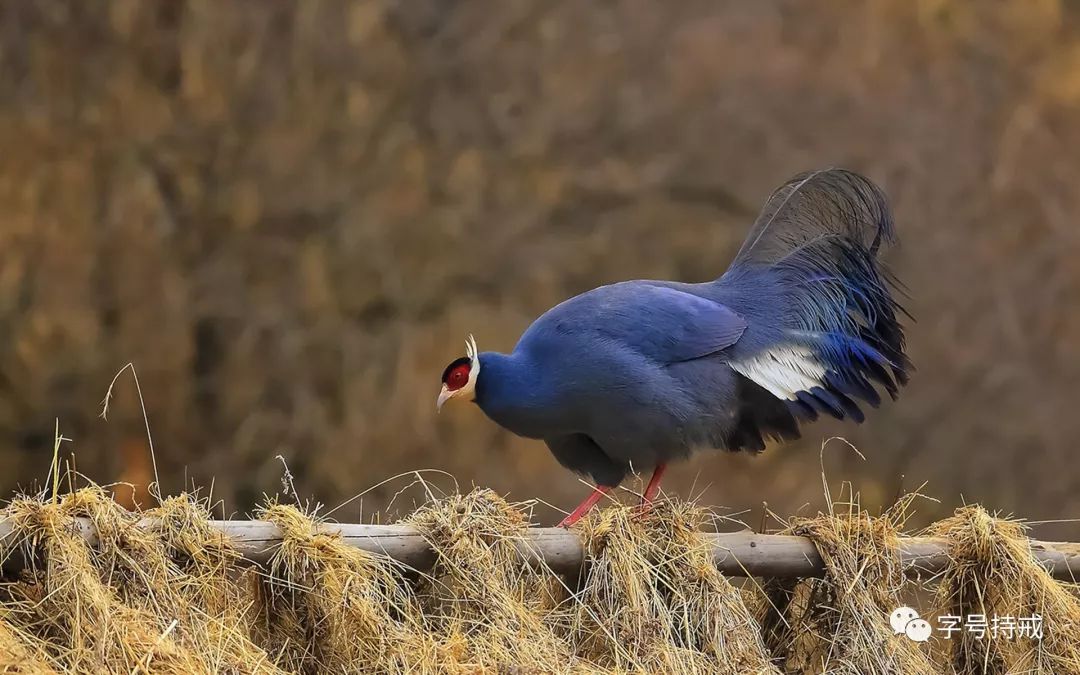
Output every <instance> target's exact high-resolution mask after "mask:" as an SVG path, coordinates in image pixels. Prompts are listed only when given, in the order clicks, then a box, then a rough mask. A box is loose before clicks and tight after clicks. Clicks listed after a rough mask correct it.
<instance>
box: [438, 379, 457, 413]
mask: <svg viewBox="0 0 1080 675" xmlns="http://www.w3.org/2000/svg"><path fill="white" fill-rule="evenodd" d="M453 395H454V392H452V391H450V390H449V389H447V388H446V385H445V384H444V385H443V386H442V391H440V392H439V400H438V401H436V402H435V412H440V411H441V410H442V407H443V403H446V402H447V401H449V400H450V397H451V396H453Z"/></svg>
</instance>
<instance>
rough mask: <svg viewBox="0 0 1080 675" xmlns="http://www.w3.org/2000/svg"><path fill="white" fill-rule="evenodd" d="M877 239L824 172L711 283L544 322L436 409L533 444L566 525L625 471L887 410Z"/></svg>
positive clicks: (608, 295)
mask: <svg viewBox="0 0 1080 675" xmlns="http://www.w3.org/2000/svg"><path fill="white" fill-rule="evenodd" d="M892 237H893V224H892V218H891V215H890V212H889V208H888V205H887V203H886V200H885V196H884V194H883V193H882V191H881V190H880V189H879V188H878V187H877V186H876V185H874V184H873V183H872V182H870V181H869V180H868V179H866V178H864V177H862V176H860V175H858V174H855V173H852V172H850V171H844V170H839V169H828V170H824V171H815V172H811V173H807V174H802V175H799V176H796V177H794V178H792V179H791V180H790V181H788V182H787V183H785V184H784V185H783V186H781V187H780V188H779V189H778V190H776V191H775V192H774V193H773V194H772V195H771V196H770V197H769V199H768V201H767V202H766V203H765V206H764V208H763V209H762V212H761V214H760V215H759V216H758V218H757V221H756V222H755V223H754V226H753V229H751V231H750V235H749V237H748V238H747V239H746V242H745V243H744V244H743V246H742V248H741V249H740V250H739V253H738V254H737V255H736V257H735V260H734V262H732V264H731V267H730V268H729V269H728V270H727V272H725V273H724V275H723V276H722V277H720V278H719V279H717V280H715V281H709V282H705V283H696V284H692V283H679V282H673V281H625V282H622V283H616V284H611V285H609V286H601V287H600V288H596V289H594V290H591V291H589V292H587V293H582V294H581V295H578V296H576V297H573V298H570V299H569V300H566V301H565V302H563V303H561V304H559V305H557V306H555V307H553V308H552V309H550V310H548V311H547V312H546V313H545V314H544V315H543V316H541V317H540V318H538V319H537V320H536V321H535V322H534V323H533V324H532V325H531V326H529V328H528V329H527V330H526V331H525V333H524V334H523V335H522V336H521V339H520V340H518V343H517V345H516V346H515V347H514V350H513V351H512V352H511V353H509V354H500V353H496V352H478V351H477V349H476V342H475V341H474V340H473V339H472V337H471V336H470V337H469V341H468V342H467V344H466V352H467V354H466V356H464V357H462V358H459V359H457V360H455V361H454V362H452V363H451V364H450V365H449V366H447V367H446V370H445V371H444V372H443V377H442V391H441V392H440V394H439V398H438V407H439V408H440V409H441V408H442V406H443V404H444V403H446V402H447V401H452V400H465V401H475V402H476V404H477V405H479V406H480V409H481V410H483V411H484V413H485V414H487V416H488V417H490V418H491V419H492V420H494V421H495V422H496V423H497V424H499V425H501V426H503V427H504V428H506V429H508V430H510V431H512V432H513V433H515V434H518V435H520V436H525V437H527V438H536V439H542V440H543V441H544V442H545V443H547V445H548V447H549V448H550V449H551V452H552V454H554V455H555V458H556V459H557V460H558V461H559V463H560V464H562V465H563V466H565V467H566V468H568V469H571V470H573V471H576V472H578V473H581V474H585V475H588V476H589V477H591V478H592V480H593V481H595V483H596V489H595V490H594V492H593V493H592V494H591V495H589V497H588V498H587V499H586V500H585V501H584V502H582V504H581V505H580V506H579V507H578V508H577V509H575V510H574V511H573V512H572V513H571V514H570V515H569V516H567V517H566V519H565V520H564V521H563V523H562V524H563V525H564V526H569V525H572V524H573V523H574V522H576V521H577V520H578V519H580V518H581V517H582V516H583V515H584V514H585V513H586V512H587V511H588V510H589V509H590V508H592V507H593V505H595V504H596V502H597V501H599V499H600V498H601V497H602V496H603V495H604V494H605V493H606V492H607V491H609V490H611V489H612V488H614V487H616V486H618V485H619V484H620V483H621V482H622V481H623V479H624V478H625V477H626V475H627V473H629V472H631V471H634V472H638V471H643V470H647V469H652V470H653V475H652V478H651V479H650V481H649V484H648V486H647V487H646V489H645V492H644V494H643V496H642V501H643V503H644V504H648V503H649V502H651V500H652V499H653V497H654V496H655V494H656V492H657V490H658V489H659V480H660V476H661V475H662V474H663V472H664V468H665V467H666V466H667V464H668V463H669V462H671V461H673V460H678V459H683V458H685V457H687V456H689V455H690V453H691V452H693V451H694V450H696V449H698V448H723V449H725V450H732V451H738V450H747V451H750V452H754V453H757V452H761V451H762V450H764V449H765V441H766V439H778V440H790V439H795V438H798V436H799V424H800V423H802V422H808V421H812V420H815V419H817V417H818V415H820V414H824V415H830V416H832V417H835V418H837V419H851V420H854V421H855V422H862V421H863V419H864V418H863V411H862V410H861V409H860V407H859V406H860V405H861V404H862V403H866V404H869V405H871V406H873V407H877V405H878V404H879V403H880V402H881V396H880V394H879V389H880V390H883V391H884V392H886V393H887V394H889V395H890V396H891V397H892V398H894V399H895V398H896V395H897V391H898V388H899V387H900V386H902V385H904V384H906V383H907V379H908V377H907V371H908V370H909V368H910V363H909V361H908V359H907V357H906V356H905V354H904V333H903V329H902V327H901V325H900V323H899V322H898V320H897V314H899V313H902V312H903V310H902V308H901V307H900V306H899V305H898V304H897V302H896V300H894V299H893V294H892V291H891V287H892V286H893V283H894V282H893V280H892V278H891V276H890V275H889V274H888V273H887V272H886V271H884V270H883V268H882V267H881V265H880V263H879V262H878V252H879V249H880V247H881V244H882V243H883V242H885V241H888V240H890V239H892Z"/></svg>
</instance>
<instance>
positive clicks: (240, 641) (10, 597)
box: [0, 487, 1080, 674]
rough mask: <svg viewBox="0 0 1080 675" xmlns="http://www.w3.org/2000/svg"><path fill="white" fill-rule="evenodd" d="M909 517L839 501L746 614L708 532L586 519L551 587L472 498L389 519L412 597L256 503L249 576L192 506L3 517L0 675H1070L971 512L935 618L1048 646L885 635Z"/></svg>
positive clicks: (953, 537) (995, 526) (1036, 577)
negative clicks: (277, 537) (806, 561)
mask: <svg viewBox="0 0 1080 675" xmlns="http://www.w3.org/2000/svg"><path fill="white" fill-rule="evenodd" d="M911 499H912V497H907V498H905V499H903V500H901V502H900V503H899V504H898V505H897V506H895V507H893V508H892V509H890V510H889V511H887V512H886V513H885V514H883V515H880V516H871V515H870V514H868V513H866V512H865V511H863V510H862V509H861V508H860V507H859V504H858V497H857V495H856V496H853V497H852V499H850V500H849V501H848V502H846V503H845V504H844V505H830V511H829V512H828V513H826V514H822V515H819V516H818V517H816V518H803V519H798V520H794V521H791V522H789V523H787V526H786V531H787V532H790V533H795V534H800V535H803V536H807V537H810V538H811V539H813V540H814V541H815V542H816V544H817V546H818V549H819V551H820V554H821V556H822V558H823V560H824V562H825V566H826V575H825V577H824V578H823V579H804V580H766V581H765V582H764V583H763V590H764V592H762V589H761V588H760V587H759V586H758V585H757V584H756V583H746V584H745V585H743V586H742V587H741V588H740V587H736V586H734V585H732V583H731V582H730V581H729V580H728V579H726V578H725V577H724V576H722V575H721V574H719V572H717V570H716V567H715V566H714V564H713V558H712V550H711V549H710V545H709V542H708V540H707V539H706V538H704V537H703V536H702V535H701V534H700V532H701V530H702V529H703V528H705V529H708V528H709V526H710V525H711V523H710V516H709V514H708V512H707V511H704V510H702V509H699V508H696V507H694V506H692V505H688V504H685V503H679V502H663V503H659V504H657V505H656V506H655V507H654V510H653V511H652V512H651V513H649V514H641V513H639V512H638V511H637V509H636V508H633V507H626V506H620V505H612V506H606V507H605V508H604V509H602V510H600V511H598V512H596V513H594V514H593V515H592V516H591V517H589V518H588V519H586V520H585V521H583V524H582V527H581V529H580V532H581V534H582V536H583V537H584V546H585V550H586V563H585V566H584V568H583V569H582V571H581V573H580V574H579V575H575V578H562V577H559V576H558V575H555V574H553V573H552V572H551V571H550V570H548V569H546V568H544V567H542V566H540V567H537V566H530V565H529V564H527V563H526V562H524V561H523V560H522V558H521V556H520V552H519V547H520V546H522V545H523V543H524V542H525V541H526V538H525V537H524V536H523V535H524V534H525V531H526V528H527V527H528V526H529V516H528V510H527V505H521V504H510V503H508V502H506V501H505V500H503V499H502V498H501V497H499V496H497V495H495V494H494V493H492V492H490V491H488V490H476V491H474V492H472V493H470V494H468V495H453V496H450V497H447V498H445V499H440V500H437V501H433V502H431V503H429V504H427V505H424V506H423V507H421V508H420V509H419V510H417V511H416V512H415V513H414V514H413V515H412V516H410V517H409V518H408V519H407V521H406V522H407V523H408V524H409V525H411V526H413V527H415V528H416V529H417V530H418V531H419V532H420V533H421V534H422V536H424V537H425V539H426V540H427V541H428V543H429V544H430V545H431V547H432V548H433V550H434V551H435V566H434V569H432V570H431V571H430V572H428V573H423V574H421V573H418V572H416V571H413V570H407V569H403V568H402V567H401V566H400V565H398V564H396V563H393V561H390V560H389V559H388V558H386V557H384V556H379V555H374V554H371V553H367V552H364V551H361V550H359V549H356V548H354V547H351V546H349V545H348V544H346V543H345V542H344V541H343V540H342V539H341V537H340V536H338V535H336V534H332V533H327V532H326V531H325V530H324V529H323V528H320V523H319V521H318V519H316V518H313V517H312V516H311V515H309V514H307V513H305V512H304V511H302V510H301V509H299V508H297V507H294V506H289V505H284V504H279V503H274V502H271V503H268V504H267V505H266V506H265V507H263V508H262V509H261V510H260V511H259V512H258V513H257V514H256V515H257V516H258V517H259V518H261V519H264V520H267V521H270V522H272V523H274V524H275V525H276V526H277V527H278V528H279V530H280V532H281V535H282V541H281V544H280V545H279V546H277V547H275V549H274V550H273V551H272V554H271V558H270V561H269V562H268V563H267V564H266V565H264V566H263V567H261V568H260V567H257V566H254V565H252V564H250V563H249V562H247V561H245V560H243V558H242V557H241V555H240V554H239V553H238V551H237V550H236V549H235V548H234V547H233V545H232V544H231V543H230V542H229V541H228V540H227V539H226V538H225V536H224V535H223V534H222V533H221V532H220V531H219V530H217V529H215V528H214V527H213V526H212V525H211V523H210V522H209V514H208V512H207V510H206V508H205V505H204V504H202V503H201V502H199V501H198V500H197V499H194V498H192V497H191V496H189V495H181V496H178V497H173V498H169V499H165V500H163V501H162V503H161V506H159V507H157V508H155V509H152V510H149V511H146V512H143V513H137V514H133V513H128V512H127V511H124V510H123V509H120V508H119V507H117V506H116V505H115V504H114V503H113V502H112V501H111V500H110V499H109V498H108V496H107V495H106V493H105V492H104V491H103V490H101V489H99V488H96V487H90V488H86V489H82V490H79V491H76V492H74V493H71V494H68V495H65V496H63V497H60V498H58V499H56V500H46V499H43V498H31V497H21V498H18V499H16V500H14V501H13V502H12V503H11V504H10V505H9V506H8V507H7V509H6V510H5V513H4V516H5V517H6V518H7V519H8V521H9V522H10V523H11V525H12V528H13V529H12V533H11V535H10V537H9V538H8V539H7V540H5V541H4V542H3V544H4V552H5V554H6V555H7V556H13V555H18V556H20V557H21V558H22V561H23V562H24V563H25V564H24V566H23V569H22V571H21V572H20V573H19V574H18V578H12V577H11V569H13V567H14V566H13V565H8V566H7V568H6V570H7V574H8V579H7V581H6V583H4V584H2V585H0V670H2V671H3V672H25V673H52V672H61V671H71V672H94V673H105V672H109V673H112V672H128V673H136V672H142V673H182V672H183V673H210V672H228V673H277V672H303V673H316V672H365V673H405V672H409V673H413V672H416V673H433V674H434V673H440V674H441V673H448V674H459V673H631V672H632V673H658V672H663V673H720V674H723V673H731V674H735V673H739V674H742V673H763V674H765V673H780V672H791V673H797V672H815V673H816V672H827V673H845V674H846V673H898V672H902V673H916V674H919V673H941V672H954V673H995V674H996V673H1019V672H1031V673H1042V672H1045V673H1080V667H1078V663H1080V653H1078V650H1080V645H1078V639H1077V638H1076V637H1075V636H1076V635H1077V634H1078V632H1080V601H1078V600H1077V596H1076V588H1075V587H1074V586H1072V585H1070V584H1061V583H1059V582H1056V581H1054V580H1053V579H1051V578H1050V577H1049V576H1048V575H1047V574H1046V573H1045V572H1044V571H1043V570H1042V569H1041V568H1039V567H1038V565H1037V564H1036V563H1035V562H1034V560H1033V558H1032V556H1031V555H1030V551H1029V549H1028V543H1027V539H1026V538H1025V531H1024V529H1023V527H1022V525H1020V524H1019V523H1016V522H1013V521H1008V520H1002V519H997V518H993V517H991V516H990V515H988V514H987V513H986V512H985V511H983V510H982V509H979V508H977V507H969V508H966V509H961V510H959V511H958V512H957V513H956V515H955V516H953V517H952V518H950V519H948V520H946V521H943V522H941V523H938V524H937V525H936V526H934V527H933V528H931V529H930V531H929V534H930V535H933V536H940V537H945V538H947V539H949V541H950V542H951V546H952V548H951V550H950V556H951V564H950V565H949V567H948V569H947V570H946V572H945V573H944V574H943V575H942V577H941V578H940V579H939V580H937V586H938V591H937V601H938V602H937V605H938V606H939V607H940V608H943V609H944V610H946V611H950V612H953V613H958V614H968V613H982V614H987V615H992V614H994V613H997V614H999V615H1005V614H1008V615H1012V616H1028V615H1032V614H1040V615H1041V616H1042V617H1043V620H1044V630H1045V632H1046V636H1045V639H1044V640H1042V642H1041V643H1038V642H1031V641H1027V642H1024V641H1016V640H996V641H981V642H976V641H974V640H971V639H968V638H965V639H957V640H956V641H954V642H953V643H951V647H952V650H951V651H950V650H947V649H943V648H942V647H946V646H950V643H947V642H943V641H940V640H939V641H937V647H931V646H929V645H926V644H921V645H920V644H917V643H914V642H911V641H909V640H907V638H906V637H904V636H903V635H900V636H897V635H894V634H893V631H892V630H891V628H890V625H889V621H888V615H889V613H890V612H891V611H892V609H894V608H895V607H897V606H898V605H901V604H906V603H904V602H903V599H904V597H905V595H909V594H910V591H911V590H912V588H913V584H912V582H911V580H910V579H906V578H905V576H904V571H903V570H902V568H901V564H900V557H899V554H898V552H897V544H898V536H899V533H900V530H901V529H902V527H903V524H904V521H905V518H906V516H907V513H908V510H909V508H910V505H911ZM80 519H85V520H80ZM85 521H89V522H90V523H92V526H93V531H94V533H95V534H94V536H88V532H85V531H83V530H81V529H80V522H85ZM748 606H749V607H750V608H749V609H748Z"/></svg>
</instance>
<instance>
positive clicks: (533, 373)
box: [476, 352, 553, 438]
mask: <svg viewBox="0 0 1080 675" xmlns="http://www.w3.org/2000/svg"><path fill="white" fill-rule="evenodd" d="M549 379H550V378H546V377H544V376H543V373H540V372H538V370H537V368H536V366H535V363H534V362H533V360H532V359H531V358H529V356H528V354H526V353H522V352H514V353H513V354H500V353H498V352H481V354H480V376H479V377H478V378H477V380H476V404H477V405H479V406H480V409H481V410H483V411H484V414H486V415H487V416H488V417H490V418H491V419H492V420H493V421H494V422H495V423H496V424H499V425H500V426H502V427H505V428H506V429H508V430H510V431H512V432H514V433H515V434H518V435H520V436H526V437H529V438H543V437H544V436H545V435H548V434H550V432H551V429H550V428H549V417H550V415H551V412H552V404H553V401H552V398H553V397H552V395H551V391H550V381H549Z"/></svg>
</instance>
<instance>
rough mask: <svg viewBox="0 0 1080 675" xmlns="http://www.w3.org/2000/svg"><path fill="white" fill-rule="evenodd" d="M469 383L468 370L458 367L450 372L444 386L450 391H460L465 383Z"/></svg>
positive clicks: (464, 367)
mask: <svg viewBox="0 0 1080 675" xmlns="http://www.w3.org/2000/svg"><path fill="white" fill-rule="evenodd" d="M468 381H469V368H468V366H458V367H457V368H454V369H453V370H452V371H450V376H449V377H448V378H446V385H447V386H448V387H449V388H450V389H461V388H462V387H464V386H465V383H466V382H468Z"/></svg>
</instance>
